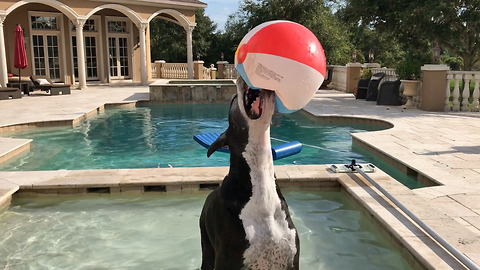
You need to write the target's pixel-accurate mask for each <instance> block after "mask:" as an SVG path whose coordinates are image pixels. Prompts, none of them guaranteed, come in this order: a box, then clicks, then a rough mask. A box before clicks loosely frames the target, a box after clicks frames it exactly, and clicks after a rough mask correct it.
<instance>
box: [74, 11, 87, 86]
mask: <svg viewBox="0 0 480 270" xmlns="http://www.w3.org/2000/svg"><path fill="white" fill-rule="evenodd" d="M85 21H86V20H85V19H77V21H76V23H75V29H76V33H77V61H78V87H77V89H85V88H87V77H86V75H85V46H84V44H83V41H84V38H83V26H84V25H85Z"/></svg>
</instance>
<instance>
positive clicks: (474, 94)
mask: <svg viewBox="0 0 480 270" xmlns="http://www.w3.org/2000/svg"><path fill="white" fill-rule="evenodd" d="M452 80H453V81H454V82H455V84H454V86H453V89H452V87H451V86H450V83H451V82H452ZM461 82H463V87H462V88H460V83H461ZM479 83H480V72H478V71H477V72H475V71H447V84H446V88H445V111H473V112H478V111H479V110H480V106H479V100H478V99H479V98H480V91H479ZM470 84H473V89H472V87H470ZM450 99H452V101H450Z"/></svg>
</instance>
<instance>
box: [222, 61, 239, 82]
mask: <svg viewBox="0 0 480 270" xmlns="http://www.w3.org/2000/svg"><path fill="white" fill-rule="evenodd" d="M223 73H224V74H223V76H224V78H225V79H234V80H236V79H237V76H238V74H237V69H236V68H235V65H234V64H225V69H224V71H223Z"/></svg>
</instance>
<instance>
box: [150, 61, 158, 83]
mask: <svg viewBox="0 0 480 270" xmlns="http://www.w3.org/2000/svg"><path fill="white" fill-rule="evenodd" d="M150 67H151V71H150V72H151V74H152V79H156V78H157V66H156V65H155V63H152V64H151V65H150Z"/></svg>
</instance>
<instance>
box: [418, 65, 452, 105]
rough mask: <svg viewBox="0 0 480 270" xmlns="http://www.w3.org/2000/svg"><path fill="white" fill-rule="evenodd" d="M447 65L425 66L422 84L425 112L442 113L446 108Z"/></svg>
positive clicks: (423, 67)
mask: <svg viewBox="0 0 480 270" xmlns="http://www.w3.org/2000/svg"><path fill="white" fill-rule="evenodd" d="M448 70H450V68H449V67H448V66H447V65H424V66H422V71H423V83H422V86H421V87H422V104H421V108H420V109H422V110H424V111H434V112H441V111H444V107H445V98H446V93H445V88H446V83H447V80H446V78H447V71H448Z"/></svg>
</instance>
